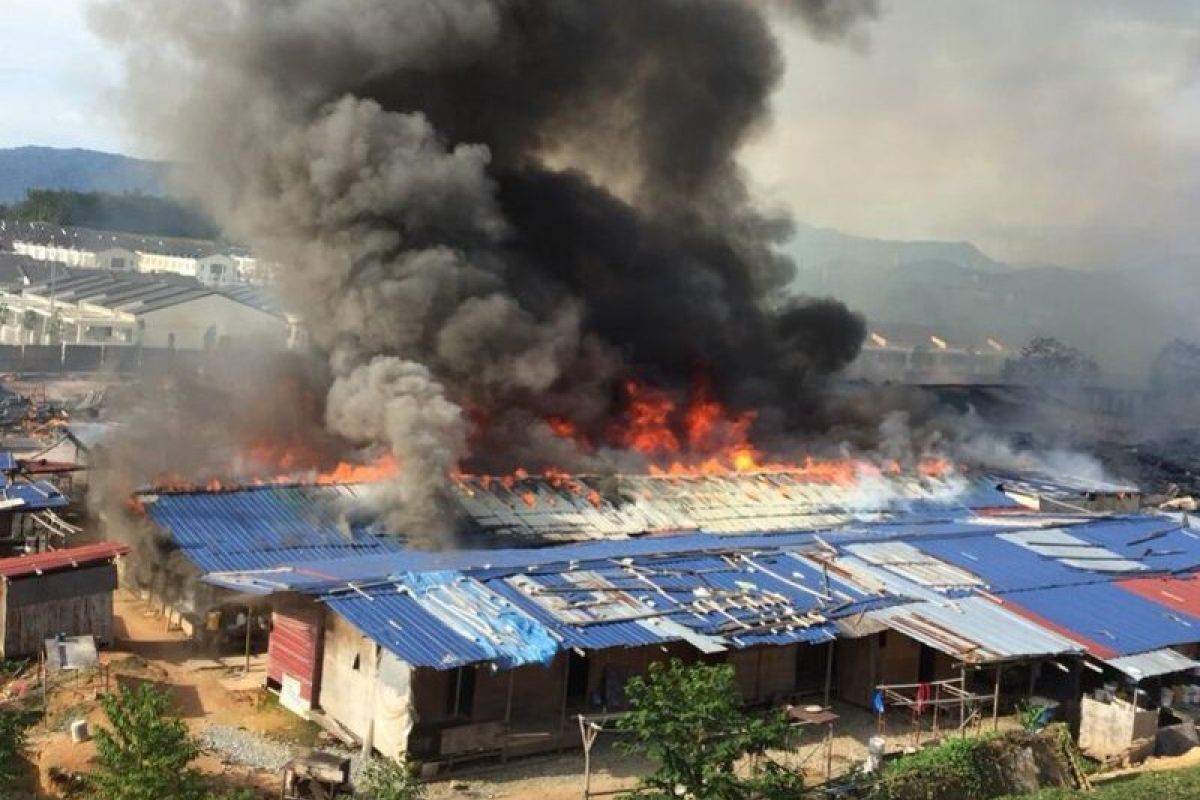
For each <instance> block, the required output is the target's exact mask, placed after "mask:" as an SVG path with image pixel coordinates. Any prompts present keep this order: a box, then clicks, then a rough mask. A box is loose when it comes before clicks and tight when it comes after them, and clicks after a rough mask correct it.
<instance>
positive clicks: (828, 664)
mask: <svg viewBox="0 0 1200 800" xmlns="http://www.w3.org/2000/svg"><path fill="white" fill-rule="evenodd" d="M828 647H829V651H828V652H827V653H826V654H825V703H824V705H825V707H826V708H829V694H830V686H831V684H832V683H833V648H834V643H833V642H830V643H829V645H828Z"/></svg>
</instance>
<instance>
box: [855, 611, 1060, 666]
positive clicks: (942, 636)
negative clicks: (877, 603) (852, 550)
mask: <svg viewBox="0 0 1200 800" xmlns="http://www.w3.org/2000/svg"><path fill="white" fill-rule="evenodd" d="M867 616H869V617H870V618H872V619H874V620H876V621H878V622H881V623H883V624H884V625H886V626H887V627H889V628H891V629H893V630H895V631H898V632H900V633H903V634H904V635H905V636H909V637H911V638H913V639H916V640H917V641H919V642H922V643H924V644H926V645H928V646H929V647H932V648H933V649H935V650H938V651H941V652H943V653H946V654H947V655H949V656H951V657H953V658H956V659H958V660H960V661H963V662H966V663H968V664H988V663H996V662H1001V661H1010V660H1018V659H1028V658H1034V657H1038V656H1055V655H1066V654H1078V653H1082V652H1083V648H1082V647H1081V646H1080V645H1078V644H1076V643H1075V642H1072V641H1071V640H1070V639H1067V638H1066V637H1064V636H1060V635H1059V634H1057V633H1054V632H1053V631H1050V630H1047V629H1046V628H1043V627H1041V626H1040V625H1036V624H1034V623H1032V622H1030V621H1028V620H1026V619H1023V618H1022V617H1019V616H1017V615H1016V614H1013V613H1011V612H1009V611H1007V610H1006V609H1004V608H1003V607H1001V606H1000V605H997V604H996V603H994V602H993V601H991V600H989V599H987V598H985V597H979V596H975V597H963V598H960V599H958V600H947V601H944V602H930V601H926V602H922V603H910V604H908V605H902V606H893V607H891V608H881V609H877V610H875V611H871V612H869V613H868V615H867Z"/></svg>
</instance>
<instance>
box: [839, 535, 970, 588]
mask: <svg viewBox="0 0 1200 800" xmlns="http://www.w3.org/2000/svg"><path fill="white" fill-rule="evenodd" d="M846 549H847V550H848V551H849V552H851V553H853V554H854V555H856V556H858V557H859V558H861V559H863V560H864V561H866V562H867V563H869V564H874V565H876V566H878V567H880V568H882V569H886V570H888V571H889V572H894V573H896V574H897V575H899V576H900V577H902V578H905V579H907V580H910V581H912V582H914V583H917V584H919V585H921V586H926V587H929V588H931V589H959V588H967V587H972V586H981V585H982V584H983V581H982V580H981V579H980V578H979V577H978V576H977V575H975V574H974V573H973V572H970V571H968V570H966V569H961V568H959V567H957V566H955V565H954V564H952V563H947V562H945V561H942V560H940V559H938V558H934V557H933V556H930V555H929V554H928V553H925V552H922V551H921V549H919V547H918V546H917V545H914V544H910V543H908V542H864V543H862V544H853V545H849V546H847V548H846Z"/></svg>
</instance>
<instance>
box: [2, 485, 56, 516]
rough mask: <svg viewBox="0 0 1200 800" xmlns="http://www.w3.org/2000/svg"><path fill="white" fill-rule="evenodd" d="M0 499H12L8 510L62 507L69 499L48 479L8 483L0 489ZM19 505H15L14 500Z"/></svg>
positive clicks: (37, 509)
mask: <svg viewBox="0 0 1200 800" xmlns="http://www.w3.org/2000/svg"><path fill="white" fill-rule="evenodd" d="M0 499H3V500H8V501H13V503H12V505H11V506H10V508H9V510H12V511H39V510H41V509H43V508H62V507H63V506H65V505H67V503H69V502H70V501H69V500H68V499H67V498H66V496H65V495H64V494H63V493H62V492H60V491H58V489H57V488H56V487H55V486H54V484H52V483H50V482H49V481H31V482H29V483H10V484H8V485H7V486H5V487H3V489H0ZM18 501H19V503H20V505H16V502H18Z"/></svg>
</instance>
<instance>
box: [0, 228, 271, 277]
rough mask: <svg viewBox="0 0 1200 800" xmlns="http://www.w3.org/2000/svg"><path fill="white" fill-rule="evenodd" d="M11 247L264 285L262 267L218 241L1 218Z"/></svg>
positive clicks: (66, 260) (120, 267)
mask: <svg viewBox="0 0 1200 800" xmlns="http://www.w3.org/2000/svg"><path fill="white" fill-rule="evenodd" d="M0 224H4V225H5V227H4V230H7V231H9V232H10V233H11V239H12V248H13V251H14V252H15V253H17V254H19V255H24V256H28V257H29V258H32V259H35V260H37V261H46V262H55V263H59V264H63V265H66V266H69V267H84V268H92V269H105V270H113V271H116V272H125V271H137V272H145V273H171V274H173V275H183V276H186V277H189V278H196V279H198V280H199V281H200V282H201V283H204V284H206V285H208V286H231V285H233V284H236V283H244V282H254V283H267V282H268V280H267V278H269V276H265V275H264V274H263V265H262V264H260V263H259V261H258V259H257V258H255V257H254V256H252V255H251V254H250V253H248V252H246V251H245V250H243V249H241V248H239V247H236V246H233V245H229V244H226V243H222V242H213V241H204V240H197V239H177V238H169V237H163V238H158V237H151V236H139V235H136V234H128V233H112V232H108V231H93V230H88V229H86V228H60V227H57V226H52V225H46V224H43V223H11V224H9V223H8V221H4V222H3V223H0Z"/></svg>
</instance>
